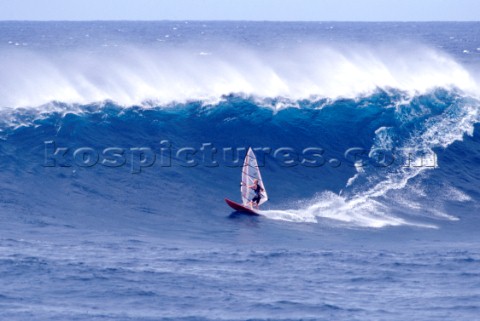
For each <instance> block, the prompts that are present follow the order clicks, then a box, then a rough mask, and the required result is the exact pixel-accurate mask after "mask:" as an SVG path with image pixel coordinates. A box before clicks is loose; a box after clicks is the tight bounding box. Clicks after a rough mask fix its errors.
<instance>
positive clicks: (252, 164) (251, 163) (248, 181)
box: [240, 148, 268, 206]
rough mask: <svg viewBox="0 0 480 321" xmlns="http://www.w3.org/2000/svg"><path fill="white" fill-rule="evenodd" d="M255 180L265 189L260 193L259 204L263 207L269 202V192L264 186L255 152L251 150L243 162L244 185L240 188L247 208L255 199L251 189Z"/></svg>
mask: <svg viewBox="0 0 480 321" xmlns="http://www.w3.org/2000/svg"><path fill="white" fill-rule="evenodd" d="M255 179H258V184H259V185H260V186H261V187H262V188H263V191H261V192H260V196H261V198H260V202H259V204H258V205H262V204H263V203H265V202H266V201H268V195H267V190H266V189H265V185H264V184H263V180H262V175H261V174H260V169H259V168H258V163H257V158H256V157H255V154H254V153H253V150H252V149H251V148H249V149H248V152H247V155H246V156H245V160H244V162H243V168H242V185H241V188H240V192H241V193H242V202H243V205H245V206H247V205H249V203H250V202H251V201H252V199H253V198H254V197H255V192H254V191H253V189H251V188H250V186H252V185H253V181H254V180H255Z"/></svg>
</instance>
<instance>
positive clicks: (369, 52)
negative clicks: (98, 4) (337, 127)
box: [0, 44, 477, 107]
mask: <svg viewBox="0 0 480 321" xmlns="http://www.w3.org/2000/svg"><path fill="white" fill-rule="evenodd" d="M109 50H111V51H109ZM113 50H115V51H113ZM199 52H200V54H199ZM203 53H208V55H207V54H203ZM0 54H2V60H1V61H0V68H1V69H2V73H1V74H0V107H36V106H40V105H43V104H45V103H48V102H50V101H61V102H65V103H79V104H86V103H92V102H100V101H104V100H112V101H114V102H117V103H119V104H120V105H125V106H130V105H139V104H143V103H144V102H150V103H152V102H153V103H154V104H169V103H171V102H185V101H190V100H206V101H209V100H213V101H218V99H219V98H220V97H222V96H223V95H228V94H231V93H241V94H244V95H247V96H254V97H283V98H285V99H290V100H292V101H295V100H299V99H309V98H312V97H325V98H332V99H336V98H338V97H349V98H354V97H358V96H359V95H363V94H369V93H371V92H372V91H374V90H376V89H377V88H379V87H380V88H396V89H399V90H403V91H406V92H410V93H412V94H415V93H421V92H425V91H428V90H430V89H432V88H436V87H444V88H451V87H456V88H460V89H462V90H466V91H468V90H470V91H474V90H475V89H476V88H477V85H476V82H475V81H474V79H473V77H472V76H471V75H470V73H469V72H468V70H466V69H465V68H464V67H463V66H461V65H460V64H459V63H457V62H456V61H455V60H454V59H452V58H451V57H449V56H448V55H446V54H444V53H442V52H439V51H436V50H433V49H430V48H425V47H421V46H418V45H415V46H414V48H410V47H407V48H402V47H395V48H394V47H389V48H387V47H385V48H368V47H365V46H355V45H352V46H349V47H348V48H346V47H340V46H338V47H334V46H331V45H318V44H317V45H302V46H301V47H297V48H291V50H289V51H288V52H283V51H272V50H270V51H269V50H265V49H252V48H235V47H230V49H222V50H221V49H217V48H215V47H214V46H212V48H209V47H208V48H207V47H205V48H202V50H201V51H199V50H198V48H197V49H191V50H187V49H185V48H184V49H175V48H172V47H168V49H160V48H159V49H155V50H154V49H140V48H130V49H126V48H124V47H122V48H121V50H118V49H109V48H104V49H103V51H98V52H87V51H84V52H82V51H77V52H60V53H49V54H40V53H38V52H37V53H35V52H31V51H28V50H27V49H23V48H15V50H13V49H2V52H0Z"/></svg>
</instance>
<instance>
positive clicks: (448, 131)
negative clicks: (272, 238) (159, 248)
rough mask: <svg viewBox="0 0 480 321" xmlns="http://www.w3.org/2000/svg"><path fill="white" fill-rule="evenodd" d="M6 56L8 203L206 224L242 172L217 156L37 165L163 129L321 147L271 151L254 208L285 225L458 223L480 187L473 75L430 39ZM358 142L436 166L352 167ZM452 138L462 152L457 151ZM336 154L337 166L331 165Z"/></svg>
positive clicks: (133, 142) (169, 133)
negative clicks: (294, 155)
mask: <svg viewBox="0 0 480 321" xmlns="http://www.w3.org/2000/svg"><path fill="white" fill-rule="evenodd" d="M26 48H27V49H26ZM0 51H1V54H2V57H3V59H2V62H1V68H2V73H0V106H1V107H2V110H1V116H2V117H1V137H2V139H3V141H2V144H1V147H0V148H1V157H2V164H3V168H4V170H3V171H2V174H1V175H2V180H1V181H2V182H3V183H2V187H3V188H2V192H1V197H2V207H3V209H4V210H5V211H7V212H8V211H11V212H19V211H20V212H22V213H31V212H32V210H33V211H34V212H35V215H39V216H40V217H43V218H42V219H40V220H42V222H43V223H45V222H47V221H49V219H47V218H45V217H51V215H52V214H51V213H57V216H59V217H63V219H65V220H66V221H68V222H70V223H71V221H72V220H74V219H73V218H74V217H77V218H78V217H79V216H80V214H79V213H83V214H85V215H87V216H88V215H92V213H95V212H96V211H98V209H99V208H102V209H104V211H106V212H109V213H110V214H109V215H106V217H107V218H110V219H111V220H112V221H115V220H116V219H117V218H118V216H119V215H120V216H122V217H123V218H124V219H125V220H128V219H130V218H131V217H133V216H135V215H137V213H138V212H141V213H150V214H158V215H159V216H158V217H159V219H160V220H165V221H171V220H173V221H175V222H177V221H176V220H175V219H174V218H172V217H188V220H187V221H186V222H190V220H193V221H196V220H198V224H202V223H201V222H203V221H205V220H207V221H208V220H212V219H215V220H217V219H218V216H220V217H221V216H225V215H226V214H228V209H227V208H226V207H225V206H224V205H223V203H222V202H223V201H222V200H223V197H225V196H228V197H230V198H235V195H237V193H238V191H237V188H238V182H237V181H238V176H239V169H238V168H234V167H233V168H232V167H228V166H222V165H221V166H219V167H213V168H210V167H207V166H198V167H195V168H187V167H183V166H180V165H177V166H175V165H174V166H172V167H169V168H162V167H159V166H152V167H149V168H146V169H144V171H143V172H142V173H141V174H139V175H132V174H130V173H129V172H128V170H125V169H122V168H119V169H115V170H112V169H106V168H103V167H101V166H93V167H88V168H85V167H78V166H73V167H54V168H51V167H45V166H44V165H45V159H44V158H45V142H46V141H54V142H55V144H56V145H57V146H65V147H69V148H71V149H74V148H80V147H84V146H88V147H92V148H96V149H98V150H101V149H102V148H108V147H112V146H120V147H123V148H127V149H128V148H133V147H139V146H149V147H150V148H151V149H152V150H156V151H158V150H159V149H160V145H159V142H160V141H161V140H168V141H169V142H170V143H171V144H172V146H173V147H172V148H173V149H174V150H175V149H179V148H181V147H185V146H192V147H194V148H200V147H201V146H202V144H204V143H212V144H213V145H214V146H215V147H217V149H219V150H221V149H222V148H223V147H239V146H253V147H270V148H271V149H275V148H280V147H284V146H289V147H293V148H294V149H296V150H301V149H303V148H307V147H319V148H322V149H323V150H324V151H325V154H324V157H325V160H326V162H325V164H324V165H323V166H319V167H314V168H307V167H304V166H294V167H284V166H281V165H280V164H279V163H278V162H276V161H275V157H274V156H273V155H271V154H267V155H266V160H267V162H266V166H265V168H264V169H263V176H264V178H265V182H266V184H267V188H269V192H270V193H269V194H270V195H271V196H272V200H271V202H270V209H266V210H265V211H264V212H263V213H264V215H265V216H266V217H269V218H272V219H280V220H287V221H296V222H320V223H322V224H333V225H341V226H364V227H384V226H390V225H415V226H423V227H436V226H438V222H439V221H445V220H446V221H452V220H457V219H458V217H459V215H456V214H454V213H452V210H451V208H452V207H455V206H460V205H458V204H466V205H461V206H465V208H466V209H465V211H466V212H469V211H471V207H472V206H475V205H474V204H475V203H476V199H477V197H478V195H477V192H476V191H475V188H474V186H476V184H478V177H477V174H478V173H477V172H476V171H477V170H476V167H475V166H474V165H472V164H475V162H476V161H477V157H478V155H477V154H478V151H477V147H475V146H476V144H478V137H477V136H475V132H474V128H475V125H476V124H477V123H478V121H479V119H478V118H479V115H478V108H479V101H478V99H477V98H476V97H477V96H476V92H477V91H478V84H477V82H476V75H475V74H474V73H473V72H472V71H471V70H469V69H468V68H467V67H465V66H464V65H463V64H461V63H459V62H457V61H456V59H454V58H453V57H452V56H450V55H449V54H447V53H445V52H442V51H439V50H437V49H433V48H431V47H429V46H422V45H418V44H416V45H415V46H413V45H412V44H411V43H404V44H395V45H388V46H387V45H383V46H376V47H373V46H367V45H361V44H349V45H348V46H347V45H338V44H337V45H332V44H322V43H311V44H305V43H302V44H296V45H295V46H291V47H288V46H287V47H281V48H264V47H259V48H257V47H255V46H238V45H232V44H223V45H222V46H221V47H216V46H213V45H211V44H210V45H207V44H201V45H198V44H189V45H188V46H187V45H185V46H182V47H181V48H175V47H174V46H167V47H164V48H162V49H159V48H152V47H145V48H143V47H141V46H140V47H139V46H137V47H135V46H129V45H123V46H120V47H117V46H110V47H108V48H102V50H90V49H89V48H77V49H76V50H73V51H72V50H60V51H47V52H45V51H42V50H40V51H38V52H36V51H32V50H29V49H28V47H25V48H13V49H12V48H10V47H2V48H0ZM457 144H460V145H457ZM452 146H453V147H452ZM352 147H358V148H363V149H364V150H365V151H366V155H367V157H368V156H372V155H371V154H372V153H374V151H375V150H376V149H382V150H388V151H391V152H392V153H393V154H395V155H396V156H397V157H401V158H412V159H411V161H412V163H415V162H417V161H418V159H420V158H422V157H424V156H425V155H427V156H428V157H430V158H433V159H435V166H403V164H396V163H395V164H392V165H389V166H359V164H358V163H352V164H349V165H348V164H347V162H346V159H345V152H346V151H347V150H348V149H350V148H352ZM452 148H455V149H456V150H457V152H458V150H460V154H461V155H464V157H463V158H462V159H461V160H459V159H457V158H455V156H454V155H452V153H453V152H452V151H451V150H452ZM412 150H414V152H413V153H412ZM369 154H370V155H369ZM364 156H365V155H364ZM332 159H333V160H334V162H333V163H332V162H329V161H330V160H332ZM337 160H340V161H344V162H343V163H342V164H341V166H336V165H335V164H336V163H335V162H336V161H337ZM462 166H463V167H462ZM462 168H463V169H462ZM452 173H456V174H452ZM11 182H15V183H14V185H13V186H12V184H11ZM212 182H214V183H213V184H212ZM38 184H41V186H43V188H41V189H40V188H38V186H39V185H38ZM27 189H28V190H29V192H28V193H27V192H26V190H27ZM132 190H140V191H141V193H135V192H133V193H132ZM160 191H161V192H160ZM47 195H56V196H55V197H54V198H53V199H52V198H49V197H48V196H47ZM185 199H188V200H189V202H188V203H184V202H183V200H185ZM38 204H43V205H42V206H40V207H39V206H38ZM66 204H68V205H66ZM84 204H94V208H92V207H89V206H84ZM199 204H202V206H201V208H199V206H198V205H199ZM205 208H208V209H209V210H205ZM68 213H75V215H68ZM167 213H168V214H169V215H167ZM42 214H43V215H44V216H42ZM25 215H27V214H25ZM92 220H93V218H92ZM86 221H88V220H86ZM35 222H36V221H35ZM84 222H85V220H84V219H81V220H80V219H79V221H78V222H76V223H77V224H83V223H84ZM70 223H69V224H70ZM177 223H178V222H177ZM45 224H47V223H45ZM92 224H93V223H92ZM182 224H186V223H182Z"/></svg>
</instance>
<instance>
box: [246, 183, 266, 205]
mask: <svg viewBox="0 0 480 321" xmlns="http://www.w3.org/2000/svg"><path fill="white" fill-rule="evenodd" d="M248 188H251V189H252V190H253V192H254V193H255V196H254V197H253V198H252V200H251V201H250V203H249V205H250V208H253V206H254V204H255V207H256V208H258V207H259V206H258V203H260V199H261V198H262V195H261V194H260V193H261V192H262V191H263V187H262V186H260V184H258V179H254V180H253V184H252V185H250V186H248Z"/></svg>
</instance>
